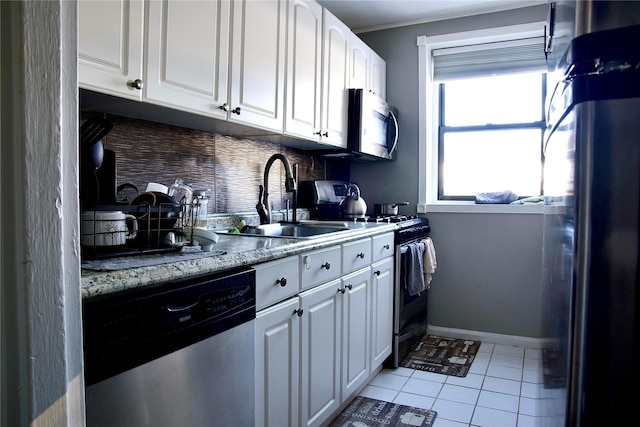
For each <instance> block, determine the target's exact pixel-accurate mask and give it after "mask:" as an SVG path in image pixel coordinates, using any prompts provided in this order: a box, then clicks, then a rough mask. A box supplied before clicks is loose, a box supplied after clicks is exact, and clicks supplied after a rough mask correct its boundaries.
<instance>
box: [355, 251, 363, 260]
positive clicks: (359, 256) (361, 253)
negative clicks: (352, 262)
mask: <svg viewBox="0 0 640 427" xmlns="http://www.w3.org/2000/svg"><path fill="white" fill-rule="evenodd" d="M356 257H358V258H361V259H364V252H360V253H359V254H358V255H356Z"/></svg>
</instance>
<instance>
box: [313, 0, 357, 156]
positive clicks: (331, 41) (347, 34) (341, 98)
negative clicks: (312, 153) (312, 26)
mask: <svg viewBox="0 0 640 427" xmlns="http://www.w3.org/2000/svg"><path fill="white" fill-rule="evenodd" d="M323 27H324V30H323V67H322V113H321V114H322V115H321V121H322V126H321V130H320V132H321V136H322V140H321V141H320V142H322V143H325V144H329V145H332V146H335V147H340V148H346V147H347V107H348V103H347V89H348V79H349V45H350V43H349V41H350V38H351V30H349V27H347V26H346V25H344V24H343V23H342V21H340V20H339V19H338V18H336V17H335V16H334V15H333V14H331V12H329V11H328V10H327V9H325V10H324V20H323Z"/></svg>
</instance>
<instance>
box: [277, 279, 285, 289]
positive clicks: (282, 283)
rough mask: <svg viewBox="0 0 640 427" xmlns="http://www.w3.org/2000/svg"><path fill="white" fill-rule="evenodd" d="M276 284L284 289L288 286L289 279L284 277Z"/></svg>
mask: <svg viewBox="0 0 640 427" xmlns="http://www.w3.org/2000/svg"><path fill="white" fill-rule="evenodd" d="M276 283H277V284H279V285H280V286H282V287H285V286H287V278H286V277H282V278H280V279H278V280H276Z"/></svg>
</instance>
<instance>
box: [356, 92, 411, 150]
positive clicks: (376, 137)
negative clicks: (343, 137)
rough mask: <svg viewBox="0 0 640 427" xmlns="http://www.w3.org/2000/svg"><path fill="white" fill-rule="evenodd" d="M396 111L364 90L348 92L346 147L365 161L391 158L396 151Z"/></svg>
mask: <svg viewBox="0 0 640 427" xmlns="http://www.w3.org/2000/svg"><path fill="white" fill-rule="evenodd" d="M397 114H398V113H397V110H396V109H395V108H393V107H392V106H390V105H389V104H388V103H387V102H386V101H385V100H383V99H381V98H379V97H377V96H376V95H374V94H373V93H371V92H369V91H366V90H364V89H349V117H348V133H347V135H348V148H349V151H351V152H352V153H357V154H361V155H363V156H364V157H365V159H368V160H377V159H391V158H392V156H393V153H394V152H395V151H396V149H397V148H398V120H397Z"/></svg>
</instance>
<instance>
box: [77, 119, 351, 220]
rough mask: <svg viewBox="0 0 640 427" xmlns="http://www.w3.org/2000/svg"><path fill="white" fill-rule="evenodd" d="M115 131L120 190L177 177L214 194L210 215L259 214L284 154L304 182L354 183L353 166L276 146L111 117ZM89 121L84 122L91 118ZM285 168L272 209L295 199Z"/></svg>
mask: <svg viewBox="0 0 640 427" xmlns="http://www.w3.org/2000/svg"><path fill="white" fill-rule="evenodd" d="M106 117H107V118H108V119H109V120H110V121H112V122H113V124H114V126H113V129H112V130H111V132H110V133H109V134H108V135H107V136H106V137H105V138H104V139H103V144H104V147H105V148H106V149H109V150H113V151H114V152H115V153H116V158H117V167H118V182H117V184H118V185H121V184H124V183H131V184H133V185H135V186H136V187H137V188H138V189H139V190H140V191H144V189H145V188H146V185H147V183H148V182H158V183H161V184H165V185H167V186H170V185H171V184H172V183H173V182H174V181H175V179H176V178H182V179H183V180H184V181H185V182H188V183H191V185H192V186H193V188H194V189H210V190H211V192H210V195H211V197H212V198H211V201H210V202H209V207H208V210H209V213H210V214H212V213H234V212H250V211H255V206H256V203H257V202H258V186H259V185H260V184H261V183H262V181H263V175H264V168H265V165H266V163H267V160H268V159H269V157H271V155H273V154H274V153H279V152H280V153H282V154H284V155H285V156H286V157H287V159H288V160H289V161H290V163H291V164H292V165H293V164H294V163H297V164H298V165H299V169H298V179H299V180H300V181H305V180H316V179H338V180H348V179H349V163H348V161H345V160H342V159H332V158H329V159H325V158H322V157H319V156H313V155H311V154H309V153H306V152H305V151H302V150H296V149H294V148H289V147H284V146H280V145H279V144H275V143H271V142H262V141H258V140H254V139H243V138H236V137H231V136H225V135H220V134H213V133H209V132H204V131H199V130H193V129H186V128H182V127H178V126H172V125H166V124H160V123H155V122H150V121H145V120H139V119H131V118H125V117H122V116H117V115H112V114H108V115H107V116H106ZM86 118H87V117H83V119H86ZM283 183H284V167H283V165H282V163H281V162H279V161H277V162H275V163H274V165H273V167H272V168H271V172H270V174H269V195H270V197H269V200H270V202H271V206H272V209H274V210H279V209H282V208H284V206H285V200H287V199H289V200H290V198H291V195H290V194H289V193H286V191H285V188H284V185H283Z"/></svg>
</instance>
